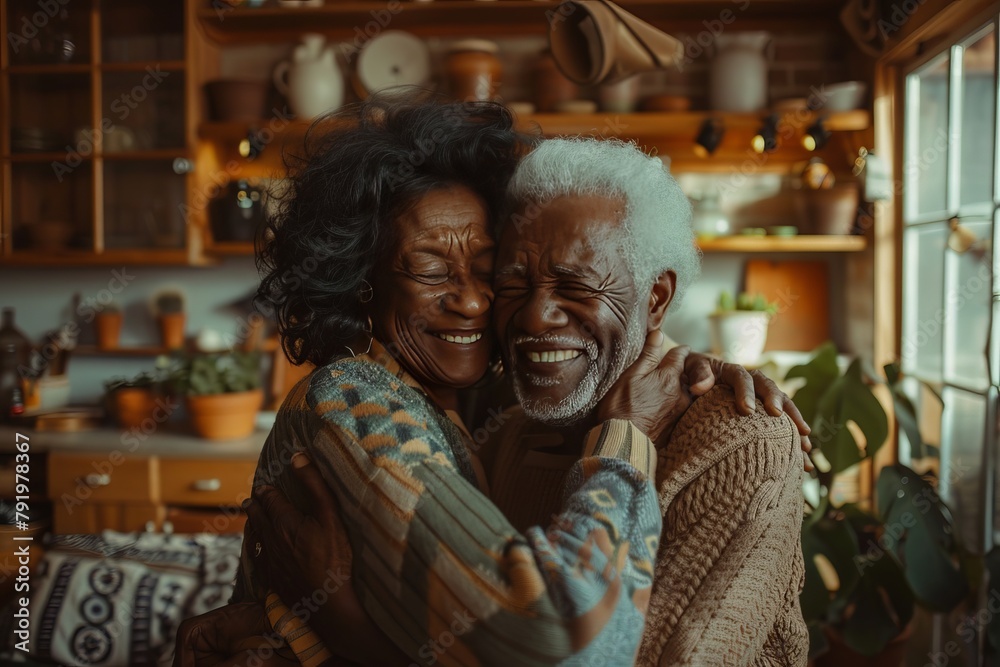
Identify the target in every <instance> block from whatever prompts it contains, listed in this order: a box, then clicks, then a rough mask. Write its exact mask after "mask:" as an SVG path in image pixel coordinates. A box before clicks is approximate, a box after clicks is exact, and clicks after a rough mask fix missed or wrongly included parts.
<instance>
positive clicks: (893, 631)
mask: <svg viewBox="0 0 1000 667" xmlns="http://www.w3.org/2000/svg"><path fill="white" fill-rule="evenodd" d="M858 569H859V570H860V571H861V578H860V580H859V581H858V586H857V591H856V593H855V596H854V600H853V602H854V610H853V613H852V614H851V615H850V617H849V618H848V619H847V620H846V621H845V622H844V625H843V627H842V629H841V631H842V632H843V636H844V641H845V642H846V643H847V645H848V646H850V647H851V648H853V649H854V650H855V651H857V652H858V653H861V654H862V655H868V656H872V655H877V654H878V653H880V652H881V651H882V650H883V649H884V648H885V647H886V645H887V644H888V643H889V642H891V641H892V640H893V639H895V638H896V637H897V636H899V634H900V633H901V632H903V630H904V629H905V628H906V625H907V624H908V623H909V622H910V619H911V618H913V602H914V601H913V594H912V593H911V592H910V587H909V586H908V585H907V583H906V577H905V576H904V575H903V571H902V569H901V568H900V567H899V563H897V562H896V561H895V559H893V558H892V557H891V556H890V555H889V554H887V553H882V554H881V555H874V556H868V555H865V556H862V557H861V559H860V560H859V561H858Z"/></svg>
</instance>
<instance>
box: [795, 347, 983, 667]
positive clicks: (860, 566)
mask: <svg viewBox="0 0 1000 667" xmlns="http://www.w3.org/2000/svg"><path fill="white" fill-rule="evenodd" d="M884 371H885V374H886V379H885V380H882V379H875V378H871V377H869V376H868V375H867V374H866V373H865V372H864V371H863V370H862V365H861V362H860V360H858V359H855V360H854V361H853V362H852V363H851V364H850V366H849V367H848V368H847V370H846V371H845V372H844V373H843V374H841V372H840V367H839V365H838V363H837V352H836V349H835V348H834V347H833V345H832V344H829V343H827V344H826V345H824V346H823V347H821V348H820V349H819V350H818V351H817V352H816V353H815V356H814V357H813V358H812V360H810V361H809V362H808V363H806V364H804V365H800V366H796V367H794V368H792V369H790V370H789V372H788V374H787V376H786V379H792V378H802V379H804V380H805V384H804V385H803V386H802V387H801V388H800V389H799V390H798V391H797V392H796V393H795V396H794V399H793V400H794V401H795V404H796V406H797V407H798V408H799V410H800V411H801V412H802V416H803V417H805V418H806V420H807V421H808V422H809V424H810V425H811V426H812V436H811V439H812V442H813V445H814V447H815V449H814V450H813V454H811V456H812V457H813V461H814V463H815V465H816V469H817V471H818V472H817V477H818V481H819V489H820V493H819V501H818V503H817V504H816V505H815V506H810V508H809V510H810V511H808V513H807V515H806V517H805V520H804V521H803V525H802V551H803V555H804V557H805V565H806V580H805V587H804V589H803V591H802V595H801V598H800V599H801V603H802V613H803V616H804V617H805V619H806V622H807V623H808V625H809V634H810V655H812V656H816V657H817V660H816V665H817V667H822V666H824V665H842V664H857V665H893V666H898V665H900V664H901V661H902V656H903V652H904V651H905V642H906V639H907V638H908V636H909V623H910V619H911V618H912V617H913V612H914V606H915V605H920V606H922V607H924V608H926V609H929V610H931V611H940V612H947V611H950V610H952V609H954V608H955V607H957V606H958V605H959V604H960V603H961V602H962V601H963V600H964V599H965V598H966V596H967V595H968V594H969V591H970V590H975V588H976V586H975V582H974V581H973V578H974V577H973V574H974V573H975V572H977V571H978V567H977V566H976V565H975V563H973V560H972V557H971V556H970V555H969V554H968V553H967V552H966V551H965V550H964V548H963V546H962V543H961V540H960V539H959V537H958V536H957V535H956V531H955V526H954V524H953V521H952V517H951V514H950V512H949V511H948V508H947V507H946V506H945V504H944V503H943V502H942V501H941V499H940V498H939V497H938V495H937V492H936V491H935V488H934V486H933V485H932V484H931V483H930V482H929V481H928V479H926V478H924V477H922V476H921V475H919V474H917V473H916V472H915V471H913V470H911V469H910V468H908V467H906V466H904V465H901V464H898V463H897V464H894V465H889V466H886V467H884V468H882V470H881V472H880V474H879V478H878V482H877V484H876V489H875V492H876V498H877V501H876V502H875V504H874V507H868V506H866V505H864V504H861V503H849V502H845V503H840V504H838V502H837V501H836V499H835V498H834V497H833V496H832V495H831V489H832V488H833V486H834V483H835V482H836V480H837V478H838V476H840V475H842V474H844V473H845V471H848V470H849V469H850V468H852V467H853V466H855V465H856V464H858V463H860V462H861V461H863V460H866V459H870V458H871V457H873V456H874V455H875V453H876V452H877V451H878V450H879V448H881V447H882V445H883V444H884V443H885V441H886V439H887V438H888V436H889V425H888V419H887V418H886V414H885V411H884V410H883V409H882V405H881V403H879V401H878V399H877V398H876V397H875V395H874V393H872V390H871V386H870V385H872V384H885V385H887V387H888V389H889V392H890V394H891V396H892V399H893V407H894V412H895V415H896V419H897V421H898V422H899V424H900V427H901V428H902V429H903V430H904V432H905V433H906V435H907V439H908V441H909V443H910V446H911V448H915V449H923V447H924V444H923V442H922V440H921V438H920V432H919V429H918V428H917V423H918V422H917V419H916V411H915V409H914V407H913V405H912V403H911V402H910V400H909V398H907V396H906V394H905V393H904V392H903V390H902V387H901V381H902V375H901V373H900V372H899V368H898V366H896V365H894V364H891V365H888V366H886V367H885V369H884Z"/></svg>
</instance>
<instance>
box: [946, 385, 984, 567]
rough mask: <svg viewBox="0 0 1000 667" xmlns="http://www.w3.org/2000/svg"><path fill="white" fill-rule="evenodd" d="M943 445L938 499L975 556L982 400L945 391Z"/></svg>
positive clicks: (980, 516) (979, 521) (980, 535)
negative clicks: (948, 509)
mask: <svg viewBox="0 0 1000 667" xmlns="http://www.w3.org/2000/svg"><path fill="white" fill-rule="evenodd" d="M942 398H943V399H944V414H945V432H946V433H945V441H944V443H943V447H942V449H941V482H940V485H941V488H940V490H941V497H942V499H943V500H944V501H945V502H946V503H948V507H949V508H951V510H952V512H953V514H954V516H955V521H956V524H957V526H958V532H959V533H960V534H961V536H962V539H963V542H964V543H965V547H966V548H967V549H970V550H972V551H974V552H979V551H980V550H981V549H980V546H981V545H982V539H983V520H984V516H983V510H984V508H983V503H982V498H983V496H982V493H983V476H982V475H981V474H980V469H981V465H982V457H983V447H984V445H985V443H984V435H985V433H984V429H985V426H986V397H984V396H980V395H978V394H973V393H969V392H966V391H962V390H961V389H954V388H952V387H945V389H944V395H943V396H942Z"/></svg>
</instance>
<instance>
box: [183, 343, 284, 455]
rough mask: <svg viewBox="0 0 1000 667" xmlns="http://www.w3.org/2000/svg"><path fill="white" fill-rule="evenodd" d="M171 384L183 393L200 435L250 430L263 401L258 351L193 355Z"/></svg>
mask: <svg viewBox="0 0 1000 667" xmlns="http://www.w3.org/2000/svg"><path fill="white" fill-rule="evenodd" d="M173 384H174V386H175V387H176V388H177V390H178V391H179V393H181V394H183V395H184V396H185V399H186V403H187V410H188V415H189V416H190V418H191V425H192V426H193V427H194V430H195V432H196V433H198V435H200V436H201V437H203V438H207V439H209V440H228V439H231V438H242V437H244V436H247V435H250V433H252V432H253V429H254V424H255V421H256V417H257V412H258V411H259V410H260V406H261V403H262V402H263V400H264V393H263V391H262V390H261V388H260V387H261V371H260V354H259V353H258V352H244V351H241V350H234V351H230V352H212V353H205V354H197V355H192V356H190V357H188V358H187V359H186V360H184V362H183V363H182V364H181V366H180V367H179V368H177V369H176V370H175V372H174V374H173Z"/></svg>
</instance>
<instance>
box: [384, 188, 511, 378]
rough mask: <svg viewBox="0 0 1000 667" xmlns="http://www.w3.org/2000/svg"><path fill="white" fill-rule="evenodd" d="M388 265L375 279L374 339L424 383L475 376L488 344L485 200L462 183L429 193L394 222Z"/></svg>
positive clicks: (489, 249) (489, 243)
mask: <svg viewBox="0 0 1000 667" xmlns="http://www.w3.org/2000/svg"><path fill="white" fill-rule="evenodd" d="M394 224H395V227H394V232H395V240H394V246H393V247H392V248H391V249H390V251H389V261H388V265H387V266H386V267H385V270H381V269H379V270H376V272H375V277H374V279H373V280H372V289H373V295H372V301H371V303H370V304H369V305H370V306H372V307H371V309H370V314H371V318H372V327H373V329H374V333H375V336H376V337H377V338H378V339H379V340H380V341H381V342H382V343H383V344H384V345H385V346H386V347H387V348H388V349H389V351H390V352H391V353H393V355H394V356H395V357H396V359H397V361H399V363H400V364H402V365H403V367H404V368H406V370H407V371H409V372H410V373H411V374H412V375H413V376H414V377H415V378H417V380H419V381H420V382H421V383H422V384H424V385H427V386H438V387H449V388H461V387H467V386H469V385H471V384H473V383H474V382H476V381H477V380H479V379H480V378H481V377H482V376H483V374H484V373H485V372H486V369H487V367H488V365H489V362H490V358H491V351H492V348H493V344H492V339H491V333H490V306H491V305H492V303H493V287H492V281H493V255H494V252H493V238H492V236H491V234H490V231H489V219H488V216H487V211H486V207H485V206H484V204H483V201H482V200H481V199H480V198H479V197H478V196H477V195H476V194H475V193H474V192H472V191H471V190H469V189H468V188H466V187H463V186H458V185H455V186H450V187H445V188H441V189H438V190H434V191H432V192H429V193H428V194H426V195H424V196H423V197H421V198H420V199H419V200H418V201H417V202H416V203H415V204H414V205H413V206H411V207H410V208H409V210H407V211H406V212H405V213H404V214H402V215H401V216H399V217H398V218H397V219H396V220H395V223H394Z"/></svg>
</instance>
